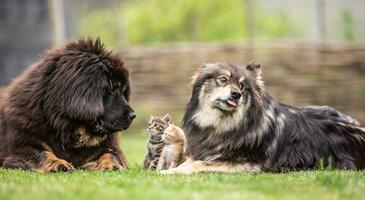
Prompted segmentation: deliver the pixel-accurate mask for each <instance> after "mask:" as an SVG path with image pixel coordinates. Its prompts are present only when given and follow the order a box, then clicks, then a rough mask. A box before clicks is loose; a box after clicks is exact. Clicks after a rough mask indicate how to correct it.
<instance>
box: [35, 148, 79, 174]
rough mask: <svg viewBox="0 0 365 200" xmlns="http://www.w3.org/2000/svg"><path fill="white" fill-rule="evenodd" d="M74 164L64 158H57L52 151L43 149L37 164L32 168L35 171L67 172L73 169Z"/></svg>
mask: <svg viewBox="0 0 365 200" xmlns="http://www.w3.org/2000/svg"><path fill="white" fill-rule="evenodd" d="M74 170H75V168H74V166H73V165H72V164H71V163H69V162H67V161H66V160H63V159H59V158H57V157H56V156H55V155H54V154H53V153H52V152H49V151H44V152H42V153H41V154H40V156H39V166H38V167H37V168H36V169H34V171H37V172H59V171H62V172H67V171H74Z"/></svg>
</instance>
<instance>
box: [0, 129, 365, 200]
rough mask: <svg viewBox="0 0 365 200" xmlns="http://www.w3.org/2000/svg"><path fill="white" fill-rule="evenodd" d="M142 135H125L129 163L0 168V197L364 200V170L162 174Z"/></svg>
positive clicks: (99, 199)
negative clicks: (61, 169) (147, 165)
mask: <svg viewBox="0 0 365 200" xmlns="http://www.w3.org/2000/svg"><path fill="white" fill-rule="evenodd" d="M145 140H146V136H145V135H142V134H134V135H123V137H122V146H123V149H124V151H125V153H126V155H127V158H128V159H129V162H130V166H131V168H130V169H128V170H124V171H113V172H88V171H81V170H80V171H76V172H73V173H54V174H37V173H32V172H23V171H18V170H4V169H0V199H1V200H6V199H37V200H42V199H98V200H101V199H149V200H153V199H157V200H163V199H174V200H175V199H227V200H228V199H250V200H251V199H253V200H259V199H265V200H266V199H321V200H323V199H330V200H336V199H339V200H340V199H341V200H342V199H365V171H364V172H353V171H312V172H294V173H285V174H271V173H262V174H257V175H255V174H221V173H203V174H196V175H192V176H184V175H170V176H162V175H159V174H157V173H154V172H147V171H144V170H142V169H141V162H142V160H143V154H144V153H145V147H144V146H145Z"/></svg>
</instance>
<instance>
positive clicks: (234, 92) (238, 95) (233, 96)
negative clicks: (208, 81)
mask: <svg viewBox="0 0 365 200" xmlns="http://www.w3.org/2000/svg"><path fill="white" fill-rule="evenodd" d="M231 96H232V98H233V99H234V100H238V99H240V98H241V96H242V95H241V93H240V92H237V91H232V92H231Z"/></svg>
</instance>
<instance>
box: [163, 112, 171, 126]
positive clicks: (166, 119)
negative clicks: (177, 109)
mask: <svg viewBox="0 0 365 200" xmlns="http://www.w3.org/2000/svg"><path fill="white" fill-rule="evenodd" d="M162 120H163V121H165V122H166V123H168V124H170V123H172V117H171V115H170V114H166V115H165V116H163V117H162Z"/></svg>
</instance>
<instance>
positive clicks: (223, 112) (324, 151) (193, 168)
mask: <svg viewBox="0 0 365 200" xmlns="http://www.w3.org/2000/svg"><path fill="white" fill-rule="evenodd" d="M222 74H223V76H225V77H227V78H226V79H228V80H226V79H222V81H227V83H225V84H223V85H222V84H221V83H219V80H220V79H219V77H220V76H222ZM225 88H228V89H230V90H235V91H240V95H238V96H237V98H236V99H237V101H236V103H235V102H232V101H233V100H232V98H231V97H230V96H229V94H228V95H227V94H226V93H225V91H224V90H225ZM219 95H220V96H219ZM222 96H223V97H222ZM238 97H239V98H238ZM219 98H220V99H219ZM222 100H224V101H222ZM226 100H229V101H226ZM212 102H213V103H212ZM216 102H218V103H216ZM183 125H184V129H185V131H186V133H187V150H186V156H187V157H188V160H187V161H186V162H185V163H183V164H182V165H181V166H179V167H178V168H175V169H172V170H168V171H164V172H162V173H192V172H199V171H225V172H259V171H271V172H284V171H292V170H307V169H314V168H316V166H318V164H319V163H322V162H323V164H324V165H325V166H329V165H331V166H333V167H334V168H339V169H363V168H365V154H364V152H365V130H364V129H363V128H361V127H359V126H358V125H359V124H358V122H357V121H356V120H353V119H352V118H351V117H349V116H347V115H344V114H342V113H340V112H338V111H336V110H334V109H332V108H330V107H327V106H319V107H313V106H310V107H302V108H298V107H293V106H289V105H285V104H282V103H279V102H278V101H276V100H275V99H274V98H273V97H271V96H270V95H269V94H268V93H267V92H266V91H265V88H264V85H263V81H262V80H261V68H260V65H258V64H249V65H247V66H237V65H232V64H227V63H224V64H219V63H217V64H205V65H203V67H202V68H201V69H200V70H199V71H198V72H197V73H196V75H195V76H194V77H193V91H192V96H191V99H190V101H189V103H188V105H187V109H186V113H185V116H184V119H183Z"/></svg>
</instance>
